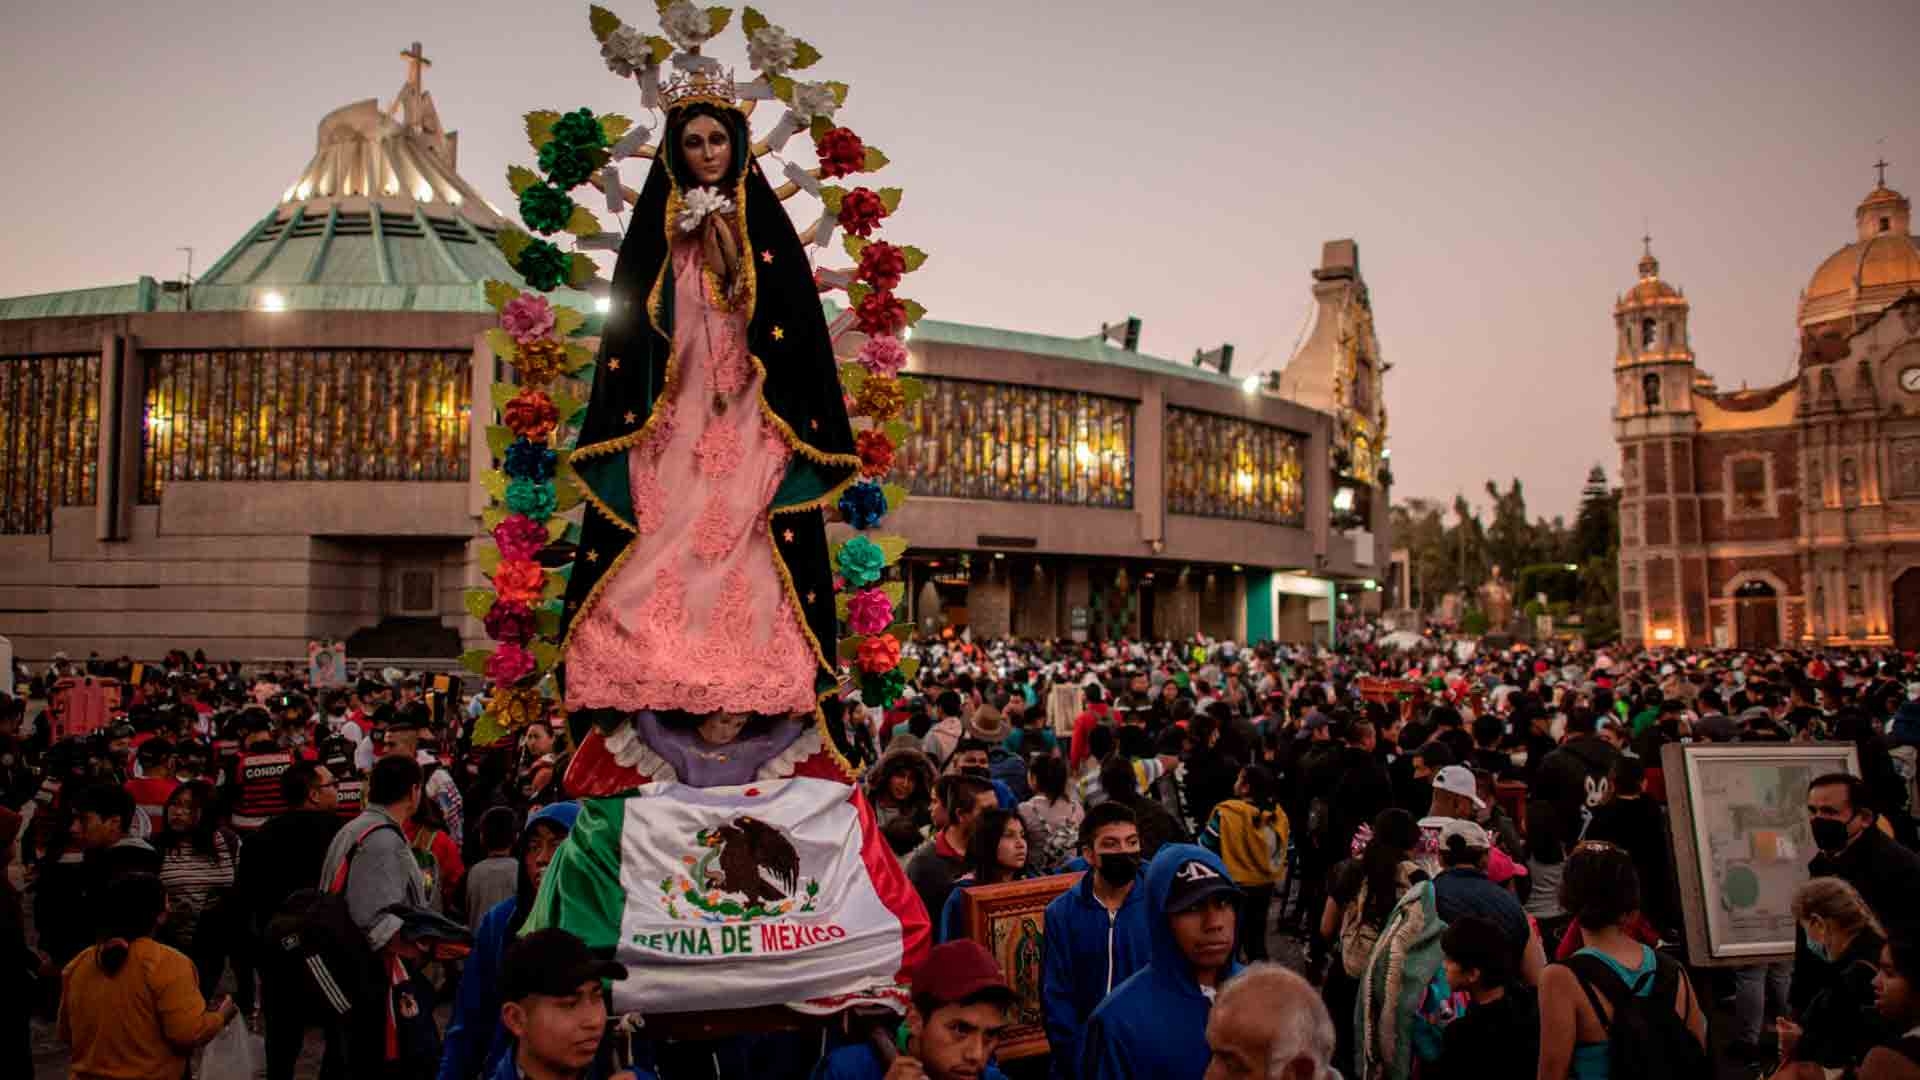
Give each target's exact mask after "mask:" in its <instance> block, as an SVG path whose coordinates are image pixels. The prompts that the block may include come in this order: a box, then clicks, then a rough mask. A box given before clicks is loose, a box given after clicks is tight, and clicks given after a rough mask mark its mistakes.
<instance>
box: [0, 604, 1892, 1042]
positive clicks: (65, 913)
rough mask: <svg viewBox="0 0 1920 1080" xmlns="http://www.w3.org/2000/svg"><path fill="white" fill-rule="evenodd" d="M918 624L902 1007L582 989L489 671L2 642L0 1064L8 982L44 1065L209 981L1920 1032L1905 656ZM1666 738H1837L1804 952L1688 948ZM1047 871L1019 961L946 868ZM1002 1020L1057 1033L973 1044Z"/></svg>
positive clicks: (1534, 1037) (1256, 1021)
mask: <svg viewBox="0 0 1920 1080" xmlns="http://www.w3.org/2000/svg"><path fill="white" fill-rule="evenodd" d="M909 651H910V652H911V653H912V654H913V655H914V656H915V657H916V658H917V660H918V661H919V666H918V670H917V672H916V674H915V676H914V678H913V679H912V680H911V682H910V684H909V686H908V688H907V691H906V693H905V694H904V695H903V696H902V697H901V698H900V699H899V700H898V701H895V702H892V703H890V704H889V705H888V706H887V707H885V708H878V707H868V706H866V705H865V704H863V703H862V702H860V701H859V699H858V697H857V696H856V695H851V694H850V695H848V696H847V697H846V699H845V700H844V701H843V703H842V704H843V708H842V709H841V710H840V714H841V715H842V716H844V718H845V728H846V731H845V734H846V738H847V742H848V747H847V749H848V750H849V752H850V753H849V756H850V757H852V758H853V759H854V760H856V762H858V763H860V764H862V765H863V766H864V767H865V769H864V774H863V776H862V779H861V781H860V784H861V787H862V789H863V791H864V794H865V799H866V802H867V803H868V804H869V805H870V806H871V807H872V810H873V812H874V816H875V819H876V820H877V822H878V824H879V827H880V829H881V832H882V834H883V835H884V836H885V838H886V841H887V843H888V844H889V845H890V846H891V847H892V849H893V851H894V853H895V855H896V856H897V857H898V858H899V860H900V862H901V864H902V866H903V867H904V870H905V874H906V877H907V879H908V881H909V882H910V883H911V885H912V888H913V890H914V891H915V892H916V893H917V894H918V896H919V899H920V902H921V903H922V904H923V905H924V906H925V909H926V912H927V915H928V918H929V922H930V925H931V928H932V935H933V938H934V941H935V942H936V944H935V946H934V949H933V952H932V954H931V956H929V957H928V958H927V959H926V960H925V961H924V962H923V963H921V964H920V965H919V968H918V970H917V971H916V973H915V975H914V977H913V983H912V987H911V990H912V1005H911V1007H910V1008H909V1009H908V1011H907V1014H906V1016H905V1019H904V1022H903V1023H901V1024H900V1025H899V1026H898V1029H897V1030H895V1029H894V1028H893V1027H892V1026H891V1023H890V1022H876V1021H874V1020H873V1019H872V1018H851V1019H843V1021H841V1022H839V1023H835V1024H832V1025H829V1026H828V1027H827V1028H826V1029H824V1030H822V1029H821V1028H820V1027H818V1026H814V1027H799V1029H798V1030H795V1029H794V1028H795V1027H796V1026H795V1025H774V1027H776V1028H779V1030H766V1027H767V1026H766V1025H761V1026H760V1027H759V1028H757V1029H754V1030H751V1031H742V1032H737V1033H732V1034H713V1033H708V1034H709V1035H712V1037H707V1036H705V1035H703V1036H702V1037H700V1038H680V1037H678V1036H674V1037H667V1036H653V1035H650V1034H649V1033H648V1031H647V1029H646V1027H645V1026H644V1024H641V1025H634V1024H632V1023H613V1022H611V1021H610V1018H609V1016H608V1011H607V1002H606V999H605V995H604V993H603V985H604V981H605V980H606V979H608V978H611V977H617V974H618V970H617V969H618V965H617V964H615V963H614V962H613V961H612V960H611V959H610V958H608V957H606V956H603V955H598V954H595V953H593V952H591V951H590V950H588V949H587V947H586V946H585V945H584V944H583V943H582V942H580V941H579V940H578V939H577V938H573V937H572V936H571V935H570V934H568V933H566V932H565V931H564V930H555V929H541V930H537V931H534V932H530V933H529V932H525V928H524V924H525V923H526V921H527V918H528V916H529V913H530V912H531V911H532V909H533V906H534V898H535V895H536V892H537V890H538V888H539V884H540V881H541V878H542V875H543V874H544V873H545V871H546V869H547V867H548V865H549V864H550V863H551V861H552V860H553V858H554V856H555V853H556V852H557V851H559V850H560V849H561V847H562V846H563V845H564V844H565V843H566V842H567V837H568V834H569V832H570V830H571V829H572V827H573V825H574V821H575V817H576V815H577V813H578V811H579V806H578V804H577V803H575V802H572V801H569V799H568V796H567V793H566V792H565V790H564V784H563V779H564V777H565V774H566V769H567V764H568V757H569V754H570V752H571V746H570V744H569V740H568V736H567V733H566V728H565V724H564V723H563V722H562V718H560V717H558V716H556V717H553V718H552V719H550V720H544V721H535V722H532V723H529V724H527V725H526V726H524V727H523V728H522V729H521V730H519V731H516V732H514V733H513V735H512V737H511V738H510V739H509V740H507V741H504V742H502V743H498V744H495V745H493V746H490V747H484V748H481V747H474V746H473V745H471V743H470V742H469V739H468V736H467V732H468V731H469V730H470V728H471V722H472V720H473V718H474V717H476V716H477V715H478V708H479V700H480V695H479V694H477V693H474V692H473V691H475V690H478V689H480V688H475V687H466V688H463V687H462V685H461V684H460V682H459V680H457V679H449V678H446V677H434V676H430V675H424V676H423V675H410V674H407V673H403V672H398V671H392V670H389V671H385V672H378V671H371V670H370V671H367V672H364V673H362V675H361V676H360V678H359V680H358V681H357V682H356V683H354V684H352V685H349V686H344V687H332V688H313V687H308V686H305V685H303V680H302V679H301V678H300V676H299V675H298V673H296V672H293V671H290V670H283V669H278V668H269V669H257V670H256V669H246V668H243V667H242V666H240V665H237V664H217V663H210V662H208V661H206V660H205V659H204V658H202V657H189V656H186V655H184V654H179V653H176V654H173V655H171V656H169V657H167V658H165V659H164V660H162V661H159V662H149V663H144V664H139V665H135V664H133V663H131V662H130V661H120V662H118V663H114V662H106V661H101V660H99V659H98V658H95V659H94V660H92V661H90V662H89V663H88V664H86V665H75V664H72V663H70V662H68V661H66V660H65V659H64V658H59V659H57V660H56V661H55V663H54V664H52V665H50V666H48V667H47V668H46V669H44V670H41V671H38V672H22V673H21V675H20V677H19V678H18V679H17V680H16V687H17V689H18V690H19V693H18V694H16V695H14V696H11V697H8V698H7V699H5V701H4V702H0V855H4V861H5V863H6V865H7V869H8V873H7V877H6V879H5V882H4V884H0V957H11V958H12V959H11V960H8V961H6V964H7V966H6V968H5V969H4V970H0V1003H3V1004H0V1073H4V1074H5V1075H20V1076H26V1075H30V1074H31V1070H32V1067H33V1049H32V1034H31V1029H30V1024H31V1019H30V1018H31V1017H34V1016H40V1017H42V1018H43V1019H44V1020H45V1021H47V1022H49V1023H51V1024H53V1025H54V1027H53V1029H52V1030H54V1031H55V1032H57V1036H58V1038H59V1039H60V1040H61V1041H62V1042H64V1043H65V1044H66V1046H67V1048H68V1050H69V1053H70V1055H71V1057H70V1060H71V1073H72V1075H74V1076H77V1077H88V1078H91V1077H102V1078H105V1077H112V1078H115V1080H132V1078H138V1077H153V1078H154V1080H176V1078H178V1077H180V1076H182V1075H184V1074H185V1073H186V1072H187V1070H188V1069H189V1068H190V1067H191V1063H192V1061H193V1058H194V1052H195V1050H196V1049H197V1048H198V1047H201V1046H203V1045H206V1044H209V1043H211V1042H213V1041H215V1040H216V1039H218V1038H220V1037H221V1036H222V1035H223V1034H225V1033H227V1032H229V1030H230V1028H231V1026H232V1025H234V1024H244V1025H246V1029H247V1030H248V1031H250V1032H252V1033H254V1034H257V1035H259V1036H261V1037H262V1038H263V1040H264V1048H265V1060H264V1068H265V1073H266V1076H267V1077H268V1080H290V1078H291V1077H293V1076H294V1075H295V1074H296V1071H298V1069H299V1062H300V1060H301V1055H302V1053H303V1048H304V1047H305V1046H306V1045H307V1043H308V1041H309V1040H310V1039H312V1040H314V1041H315V1042H316V1045H317V1046H319V1047H320V1048H321V1050H320V1055H321V1063H320V1070H321V1075H323V1076H326V1077H330V1078H331V1077H342V1076H347V1075H353V1076H361V1075H368V1076H393V1077H428V1076H432V1077H437V1078H438V1080H476V1078H493V1077H501V1078H515V1077H527V1078H530V1080H549V1078H552V1080H558V1078H562V1077H586V1076H594V1077H606V1076H611V1075H613V1074H615V1073H617V1072H620V1071H623V1070H630V1071H632V1072H633V1073H634V1074H635V1075H636V1076H643V1077H644V1076H659V1077H670V1078H673V1077H680V1076H693V1075H699V1076H713V1075H729V1076H731V1075H739V1076H748V1075H751V1076H806V1075H809V1074H811V1075H814V1076H818V1077H827V1078H836V1080H837V1078H852V1077H886V1078H889V1080H907V1078H911V1077H920V1076H925V1077H933V1078H936V1080H955V1078H971V1077H982V1076H986V1077H992V1076H1000V1075H1004V1074H1013V1075H1019V1074H1021V1073H1022V1072H1025V1073H1026V1074H1028V1075H1038V1074H1039V1072H1043V1071H1044V1072H1046V1073H1047V1074H1048V1075H1050V1076H1054V1077H1062V1078H1072V1077H1086V1078H1089V1080H1093V1078H1102V1080H1104V1078H1119V1077H1156V1078H1157V1077H1168V1078H1179V1077H1190V1078H1198V1077H1201V1076H1208V1077H1222V1076H1245V1077H1282V1076H1284V1077H1289V1078H1291V1080H1319V1078H1321V1077H1325V1076H1331V1075H1333V1074H1335V1073H1338V1074H1340V1075H1345V1076H1349V1077H1355V1078H1364V1080H1376V1078H1380V1077H1386V1078H1392V1080H1400V1078H1405V1077H1414V1076H1418V1077H1420V1078H1421V1080H1429V1078H1432V1077H1445V1078H1452V1077H1464V1076H1467V1075H1493V1076H1498V1077H1515V1078H1518V1077H1523V1076H1525V1077H1537V1078H1539V1080H1562V1078H1573V1080H1605V1078H1607V1077H1609V1076H1612V1075H1614V1074H1615V1073H1620V1074H1621V1075H1623V1076H1624V1075H1627V1074H1629V1073H1633V1072H1638V1071H1645V1072H1647V1073H1649V1074H1650V1075H1652V1076H1678V1075H1681V1074H1683V1073H1685V1072H1687V1071H1689V1070H1695V1071H1697V1070H1698V1069H1702V1068H1710V1067H1713V1066H1714V1065H1716V1064H1719V1065H1727V1064H1737V1065H1738V1066H1739V1067H1741V1068H1743V1069H1746V1070H1749V1072H1750V1074H1752V1075H1778V1076H1781V1077H1783V1078H1788V1080H1815V1078H1816V1074H1818V1076H1819V1080H1826V1078H1828V1077H1832V1076H1835V1075H1838V1074H1839V1073H1840V1072H1845V1071H1851V1072H1854V1073H1856V1074H1858V1075H1859V1076H1861V1077H1869V1078H1872V1080H1880V1078H1883V1077H1908V1076H1914V1075H1920V991H1915V990H1913V989H1912V986H1913V985H1914V984H1913V982H1912V980H1914V979H1920V936H1917V935H1916V931H1920V915H1916V914H1913V912H1915V911H1916V910H1920V909H1915V908H1913V907H1912V906H1911V905H1910V904H1908V903H1905V902H1903V900H1904V899H1905V896H1906V895H1912V891H1913V890H1916V889H1920V855H1916V854H1915V853H1914V851H1913V849H1912V846H1911V845H1913V844H1914V842H1915V827H1914V818H1913V816H1912V811H1913V809H1914V808H1913V805H1912V795H1911V793H1912V790H1913V782H1914V768H1913V762H1914V760H1915V752H1916V749H1920V669H1916V668H1915V667H1914V666H1913V661H1912V659H1911V658H1910V657H1903V656H1900V655H1896V654H1887V655H1870V654H1841V655H1834V654H1816V653H1813V652H1805V651H1801V652H1795V651H1775V652H1766V653H1729V652H1716V653H1708V652H1693V653H1681V652H1671V651H1667V652H1646V651H1635V650H1626V649H1614V650H1599V651H1590V650H1585V649H1576V648H1569V647H1564V646H1547V647H1543V648H1542V649H1540V650H1538V651H1533V650H1514V651H1506V650H1491V649H1488V650H1476V649H1474V648H1472V647H1470V646H1468V645H1465V644H1460V645H1457V646H1448V647H1444V648H1440V647H1435V648H1424V649H1421V650H1417V651H1414V652H1390V651H1385V650H1383V649H1381V648H1379V647H1377V646H1375V645H1373V644H1371V643H1369V642H1368V641H1367V640H1366V639H1365V636H1364V635H1362V636H1360V637H1358V638H1356V639H1354V640H1353V641H1352V642H1351V643H1349V644H1346V645H1343V646H1341V647H1340V648H1337V649H1330V648H1325V647H1312V646H1304V647H1303V646H1273V645H1265V644H1263V645H1259V646H1254V647H1241V646H1236V645H1235V644H1233V643H1231V642H1213V641H1206V640H1195V641H1184V642H1113V643H1083V642H1066V641H1061V642H1032V641H1013V640H995V641H972V640H968V639H967V638H966V637H964V636H961V637H953V636H947V637H944V638H941V639H933V640H926V641H921V642H918V643H915V644H914V645H911V646H909ZM88 676H91V677H94V678H99V679H106V678H111V679H114V680H115V681H116V682H117V683H118V684H119V685H120V686H121V687H122V688H123V691H124V692H123V694H122V702H121V706H120V707H119V708H118V709H117V710H115V711H114V713H113V715H111V716H107V717H103V718H101V722H100V723H99V724H98V725H97V726H96V727H94V728H92V729H91V730H88V731H87V732H86V733H85V734H83V735H77V736H72V737H68V738H63V739H56V738H55V737H54V728H55V724H54V722H53V721H54V716H53V713H51V712H50V711H49V705H50V704H51V700H50V699H51V697H52V695H54V694H55V693H56V692H57V688H58V687H59V686H61V685H62V680H68V681H71V680H73V679H76V678H80V679H84V678H86V677H88ZM463 689H464V691H465V692H463ZM1699 742H1714V743H1785V742H1842V743H1846V744H1849V745H1850V746H1851V747H1852V748H1854V749H1855V751H1856V758H1857V761H1858V764H1859V771H1858V773H1857V774H1853V773H1834V774H1823V775H1820V776H1818V777H1816V778H1814V779H1813V780H1812V783H1811V785H1810V787H1809V790H1808V791H1807V792H1805V797H1806V815H1807V818H1806V829H1805V833H1804V835H1806V836H1808V837H1809V838H1810V839H1811V842H1812V845H1813V846H1814V848H1815V849H1816V851H1815V853H1814V854H1813V855H1812V857H1811V859H1810V862H1809V865H1808V868H1807V869H1808V880H1807V882H1806V884H1805V885H1803V886H1802V887H1801V888H1800V889H1799V891H1798V892H1797V893H1796V894H1795V895H1794V897H1793V917H1794V920H1795V922H1796V924H1797V928H1798V946H1797V950H1796V955H1795V956H1794V957H1793V958H1792V959H1791V960H1782V959H1775V958H1772V957H1767V958H1762V959H1761V960H1756V961H1754V962H1752V963H1749V964H1747V965H1746V966H1739V967H1734V968H1731V969H1727V968H1721V967H1714V966H1709V965H1703V964H1701V963H1700V961H1701V960H1702V959H1703V958H1702V957H1697V956H1689V955H1688V954H1687V950H1686V946H1685V940H1686V934H1685V932H1684V915H1683V912H1684V911H1685V910H1686V905H1685V904H1683V902H1682V897H1681V896H1680V885H1679V876H1678V875H1677V873H1676V868H1675V865H1674V861H1673V854H1672V851H1673V847H1672V842H1671V837H1670V833H1671V828H1672V826H1671V823H1670V820H1669V815H1668V811H1667V793H1668V789H1669V787H1670V786H1672V785H1674V784H1677V783H1680V782H1681V781H1680V780H1679V779H1678V778H1669V777H1667V776H1666V775H1665V769H1664V767H1663V765H1664V761H1665V757H1664V755H1663V749H1664V748H1665V747H1666V746H1668V745H1672V744H1687V743H1699ZM1066 875H1078V877H1077V878H1076V877H1070V876H1066ZM1049 877H1057V878H1058V888H1057V890H1056V895H1054V896H1053V898H1052V899H1051V901H1050V902H1048V903H1047V906H1046V910H1045V918H1044V936H1043V939H1042V945H1041V955H1040V956H1039V958H1038V964H1037V968H1038V989H1037V1001H1032V1000H1029V999H1028V998H1025V997H1023V996H1022V993H1021V992H1019V991H1016V989H1015V987H1016V986H1020V985H1023V980H1022V978H1021V977H1020V976H1021V975H1022V973H1018V972H1008V971H1002V970H1000V969H999V967H998V966H997V964H996V961H995V960H994V958H993V955H992V954H990V953H989V952H988V951H986V950H985V949H983V948H982V947H981V946H980V945H979V944H978V943H976V942H975V941H973V940H972V939H971V937H970V935H969V926H968V907H969V905H968V898H969V896H971V895H973V894H974V891H975V890H983V889H992V888H995V887H997V886H1001V885H1005V884H1007V883H1009V882H1015V881H1025V880H1029V879H1041V878H1049ZM1275 942H1284V943H1287V948H1285V949H1284V950H1275V949H1274V948H1273V945H1274V943H1275ZM1276 961H1282V962H1276ZM369 1002H372V1003H376V1004H375V1005H374V1006H373V1007H368V1004H367V1003H369ZM1710 1015H1711V1016H1712V1018H1713V1021H1712V1022H1713V1024H1714V1025H1715V1026H1716V1027H1717V1028H1719V1030H1718V1031H1717V1032H1715V1033H1714V1037H1712V1038H1709V1016H1710ZM876 1023H877V1024H878V1028H877V1030H878V1031H879V1035H878V1036H874V1035H873V1034H872V1030H874V1029H876ZM1016 1024H1034V1025H1037V1026H1038V1027H1039V1028H1040V1029H1041V1030H1042V1031H1043V1032H1044V1040H1045V1045H1046V1049H1047V1054H1046V1056H1045V1057H1044V1059H1026V1060H1021V1061H1012V1060H1009V1061H999V1060H997V1055H996V1049H997V1048H998V1046H999V1044H1000V1042H1001V1040H1002V1039H1003V1038H1004V1037H1005V1036H1006V1034H1007V1032H1008V1031H1009V1030H1011V1029H1012V1028H1013V1027H1014V1026H1015V1025H1016ZM1710 1048H1711V1052H1710ZM215 1080H219V1078H215Z"/></svg>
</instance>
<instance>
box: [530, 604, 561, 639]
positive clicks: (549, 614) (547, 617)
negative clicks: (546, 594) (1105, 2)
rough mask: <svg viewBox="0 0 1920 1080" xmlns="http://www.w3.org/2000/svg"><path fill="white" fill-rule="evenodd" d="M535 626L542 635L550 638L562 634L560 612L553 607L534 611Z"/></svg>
mask: <svg viewBox="0 0 1920 1080" xmlns="http://www.w3.org/2000/svg"><path fill="white" fill-rule="evenodd" d="M533 628H534V629H535V630H537V631H539V633H540V636H541V637H543V638H547V639H549V640H551V639H553V638H557V637H559V636H560V613H559V612H557V611H555V610H553V609H552V608H541V609H540V610H538V611H536V612H534V613H533Z"/></svg>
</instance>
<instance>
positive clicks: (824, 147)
mask: <svg viewBox="0 0 1920 1080" xmlns="http://www.w3.org/2000/svg"><path fill="white" fill-rule="evenodd" d="M814 149H816V150H818V151H820V178H821V179H823V180H831V179H833V178H834V177H837V176H847V175H850V174H852V173H857V172H861V171H862V170H864V169H865V168H866V167H867V144H866V143H863V142H861V141H860V136H858V135H855V134H854V133H853V132H851V131H848V130H847V129H846V128H843V127H837V128H834V129H833V130H831V131H828V132H826V133H825V134H823V135H821V136H820V138H818V139H816V140H815V141H814Z"/></svg>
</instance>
